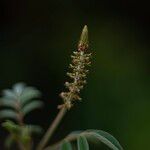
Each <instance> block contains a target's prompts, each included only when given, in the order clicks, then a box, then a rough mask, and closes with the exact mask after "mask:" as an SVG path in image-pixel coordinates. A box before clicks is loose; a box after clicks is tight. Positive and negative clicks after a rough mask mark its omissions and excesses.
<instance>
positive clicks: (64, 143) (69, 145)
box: [60, 141, 72, 150]
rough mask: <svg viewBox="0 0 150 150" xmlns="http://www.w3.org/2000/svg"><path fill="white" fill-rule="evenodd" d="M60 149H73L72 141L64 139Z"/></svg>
mask: <svg viewBox="0 0 150 150" xmlns="http://www.w3.org/2000/svg"><path fill="white" fill-rule="evenodd" d="M60 150H72V146H71V143H70V142H68V141H64V142H63V143H62V145H61V148H60Z"/></svg>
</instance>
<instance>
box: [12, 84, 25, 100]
mask: <svg viewBox="0 0 150 150" xmlns="http://www.w3.org/2000/svg"><path fill="white" fill-rule="evenodd" d="M24 89H25V83H16V84H14V86H13V92H14V93H15V95H17V96H18V97H19V96H20V95H21V94H22V93H23V91H24Z"/></svg>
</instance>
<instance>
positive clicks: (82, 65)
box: [58, 25, 91, 109]
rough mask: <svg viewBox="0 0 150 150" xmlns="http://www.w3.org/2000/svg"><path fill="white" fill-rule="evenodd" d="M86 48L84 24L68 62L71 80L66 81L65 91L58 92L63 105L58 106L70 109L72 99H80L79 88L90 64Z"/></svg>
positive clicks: (86, 33) (86, 30) (84, 81)
mask: <svg viewBox="0 0 150 150" xmlns="http://www.w3.org/2000/svg"><path fill="white" fill-rule="evenodd" d="M87 50H88V28H87V26H86V25H85V26H84V28H83V30H82V33H81V37H80V41H79V43H78V49H77V51H74V52H73V55H72V56H71V58H72V63H71V64H70V69H71V71H70V72H68V73H67V75H68V76H69V77H70V78H71V82H66V83H65V86H66V88H67V89H68V91H67V92H62V93H61V94H60V96H61V98H62V99H63V101H64V104H63V105H59V106H58V108H61V107H62V106H63V107H66V108H67V109H70V108H71V107H72V106H73V103H74V101H77V100H81V98H80V96H79V94H80V90H81V89H83V86H84V84H86V76H87V73H88V70H87V69H86V67H87V66H89V65H90V63H91V62H90V56H91V54H90V53H88V52H87Z"/></svg>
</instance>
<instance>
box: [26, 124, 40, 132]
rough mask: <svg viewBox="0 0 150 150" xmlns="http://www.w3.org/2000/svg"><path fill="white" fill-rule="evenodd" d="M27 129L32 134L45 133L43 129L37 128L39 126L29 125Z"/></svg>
mask: <svg viewBox="0 0 150 150" xmlns="http://www.w3.org/2000/svg"><path fill="white" fill-rule="evenodd" d="M27 128H28V130H29V132H30V133H37V134H40V133H42V132H43V130H42V128H41V127H40V126H37V125H27Z"/></svg>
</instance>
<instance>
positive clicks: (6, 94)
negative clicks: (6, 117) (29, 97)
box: [2, 89, 17, 100]
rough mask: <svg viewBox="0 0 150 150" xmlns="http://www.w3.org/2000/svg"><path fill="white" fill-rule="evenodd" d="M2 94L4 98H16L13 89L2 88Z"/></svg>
mask: <svg viewBox="0 0 150 150" xmlns="http://www.w3.org/2000/svg"><path fill="white" fill-rule="evenodd" d="M2 95H3V97H4V98H5V99H10V100H16V99H17V97H16V95H15V93H13V91H12V90H10V89H6V90H3V92H2Z"/></svg>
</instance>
